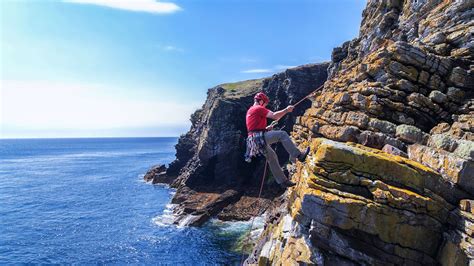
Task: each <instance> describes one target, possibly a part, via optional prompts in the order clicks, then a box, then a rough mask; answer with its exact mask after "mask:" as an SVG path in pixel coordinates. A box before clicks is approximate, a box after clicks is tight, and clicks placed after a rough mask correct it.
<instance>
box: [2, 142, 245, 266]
mask: <svg viewBox="0 0 474 266" xmlns="http://www.w3.org/2000/svg"><path fill="white" fill-rule="evenodd" d="M176 143H177V138H96V139H92V138H91V139H16V140H14V139H3V140H0V264H2V265H3V264H19V263H34V264H126V263H127V264H128V263H132V264H173V265H176V264H180V265H204V264H207V265H208V264H213V265H215V264H227V265H228V264H238V263H239V262H240V258H241V257H240V256H241V255H240V253H239V252H237V251H235V245H236V243H237V240H238V238H239V237H240V236H241V234H242V232H243V231H245V230H246V229H247V228H248V225H247V224H246V223H228V222H218V221H216V220H214V221H211V222H209V223H208V224H206V225H205V226H204V227H201V228H188V227H185V228H180V227H177V226H175V225H170V224H169V221H170V220H171V219H170V215H171V211H170V208H171V206H170V204H169V202H170V199H171V197H172V195H173V190H172V189H170V188H168V187H166V186H164V185H151V184H148V183H145V182H144V181H143V175H144V174H145V172H146V171H147V169H149V168H150V167H151V166H153V165H154V164H160V163H165V164H168V163H170V162H171V161H172V160H173V159H174V153H175V150H174V145H175V144H176Z"/></svg>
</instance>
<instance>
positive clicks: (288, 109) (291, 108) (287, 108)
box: [285, 105, 295, 113]
mask: <svg viewBox="0 0 474 266" xmlns="http://www.w3.org/2000/svg"><path fill="white" fill-rule="evenodd" d="M294 108H295V107H294V106H293V105H288V106H287V107H286V108H285V109H286V112H287V113H291V112H293V109H294Z"/></svg>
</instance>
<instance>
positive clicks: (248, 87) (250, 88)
mask: <svg viewBox="0 0 474 266" xmlns="http://www.w3.org/2000/svg"><path fill="white" fill-rule="evenodd" d="M264 80H265V78H261V79H251V80H244V81H239V82H234V83H224V84H221V85H219V86H220V87H222V88H224V89H225V90H226V92H225V95H226V96H227V97H229V98H238V97H242V96H246V95H249V94H252V93H255V92H256V91H257V90H259V89H260V88H261V87H262V84H263V81H264Z"/></svg>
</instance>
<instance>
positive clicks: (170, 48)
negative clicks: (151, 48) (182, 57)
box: [162, 45, 184, 52]
mask: <svg viewBox="0 0 474 266" xmlns="http://www.w3.org/2000/svg"><path fill="white" fill-rule="evenodd" d="M162 49H163V50H165V51H168V52H184V49H182V48H178V47H176V46H174V45H166V46H163V47H162Z"/></svg>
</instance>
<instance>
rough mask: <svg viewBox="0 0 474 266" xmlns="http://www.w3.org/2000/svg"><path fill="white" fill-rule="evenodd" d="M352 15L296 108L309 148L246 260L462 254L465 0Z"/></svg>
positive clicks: (469, 257)
mask: <svg viewBox="0 0 474 266" xmlns="http://www.w3.org/2000/svg"><path fill="white" fill-rule="evenodd" d="M362 16H363V19H362V23H361V28H360V33H359V37H358V38H356V39H354V40H352V41H349V42H346V43H344V44H343V45H342V46H341V47H338V48H336V49H334V51H333V55H332V62H331V64H330V66H329V71H328V72H329V77H328V81H327V82H326V83H325V85H324V89H323V90H322V91H321V92H320V93H319V94H318V95H316V96H315V97H314V98H313V99H312V100H313V104H312V106H311V107H310V108H309V109H307V110H306V112H305V114H304V115H302V116H301V117H298V118H297V119H296V123H295V126H294V128H293V132H292V137H293V138H294V139H295V141H296V142H297V143H299V145H300V146H301V148H303V147H306V146H308V145H309V146H310V147H311V148H312V154H311V156H310V158H309V159H308V160H307V161H306V163H305V164H300V163H298V164H297V166H296V167H295V169H294V172H293V175H292V178H293V181H295V182H296V181H297V182H298V185H297V186H296V187H295V188H293V189H291V190H290V191H289V192H287V194H286V204H287V205H286V206H285V208H282V209H281V210H282V211H281V212H280V213H279V215H276V214H275V215H274V216H272V217H270V218H269V220H268V221H267V224H266V228H265V230H264V232H263V234H262V235H261V237H260V239H259V241H258V242H257V244H256V247H255V249H254V251H253V255H252V256H251V257H250V258H249V259H248V260H247V263H248V264H254V263H262V264H266V263H270V264H283V265H287V264H298V263H300V264H301V263H307V264H319V265H360V264H364V265H382V264H383V265H400V264H403V265H404V264H408V265H420V264H429V265H433V264H434V265H436V264H442V265H473V264H474V240H473V238H472V237H473V231H474V216H473V207H472V206H473V202H474V201H473V199H474V164H473V158H474V142H473V141H474V99H473V95H474V75H473V71H474V40H473V38H472V35H473V32H474V19H473V18H474V2H473V1H467V0H466V1H441V0H439V1H435V0H425V1H420V0H417V1H415V0H406V1H397V0H392V1H389V0H387V1H384V0H382V1H380V0H369V1H368V2H367V7H366V9H365V10H364V12H363V14H362ZM382 150H383V151H382Z"/></svg>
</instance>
